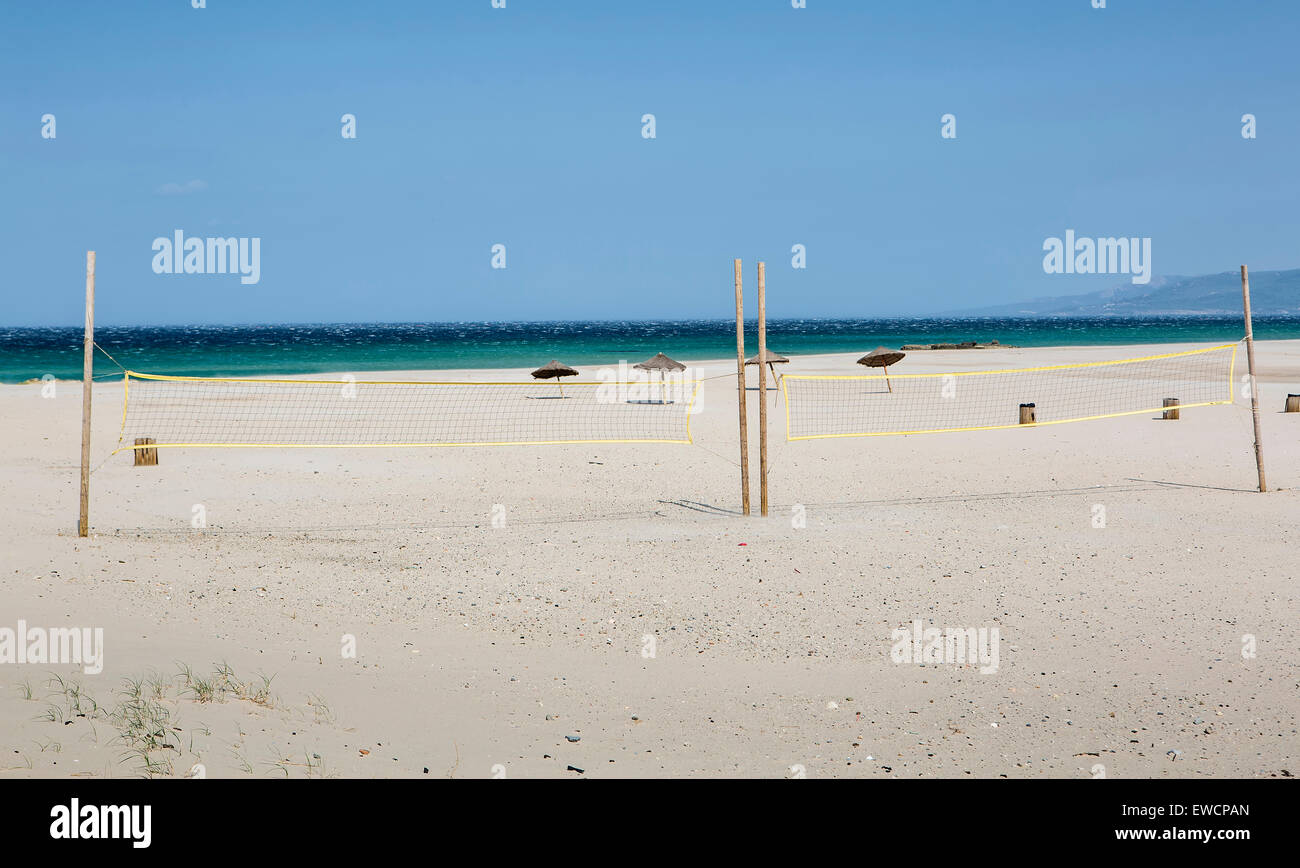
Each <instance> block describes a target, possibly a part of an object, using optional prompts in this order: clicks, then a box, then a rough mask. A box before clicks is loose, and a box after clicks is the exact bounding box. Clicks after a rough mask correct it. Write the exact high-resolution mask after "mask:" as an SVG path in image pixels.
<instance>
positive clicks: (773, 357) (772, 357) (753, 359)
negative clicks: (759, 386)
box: [745, 350, 790, 368]
mask: <svg viewBox="0 0 1300 868" xmlns="http://www.w3.org/2000/svg"><path fill="white" fill-rule="evenodd" d="M763 361H765V362H767V366H768V367H769V368H770V367H772V365H784V364H788V363H789V361H790V360H789V359H787V358H786V357H785V356H783V355H781V354H780V353H774V352H772V351H771V350H766V351H764V353H763ZM745 364H747V365H757V364H758V353H755V354H754V355H752V356H750V357H749V358H747V359H745Z"/></svg>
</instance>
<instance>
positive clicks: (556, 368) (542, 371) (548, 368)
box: [533, 359, 578, 380]
mask: <svg viewBox="0 0 1300 868" xmlns="http://www.w3.org/2000/svg"><path fill="white" fill-rule="evenodd" d="M576 376H578V372H577V371H575V370H574V369H573V368H570V367H569V366H568V365H566V364H564V363H562V362H557V361H555V359H551V360H550V361H549V362H547V363H546V364H544V365H542V366H541V367H540V368H538V369H537V370H535V371H533V379H534V380H554V379H557V378H559V377H576Z"/></svg>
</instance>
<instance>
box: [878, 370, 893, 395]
mask: <svg viewBox="0 0 1300 868" xmlns="http://www.w3.org/2000/svg"><path fill="white" fill-rule="evenodd" d="M881 367H883V368H884V369H885V385H886V386H889V391H891V392H892V391H894V387H893V386H891V385H890V384H889V365H882V366H881Z"/></svg>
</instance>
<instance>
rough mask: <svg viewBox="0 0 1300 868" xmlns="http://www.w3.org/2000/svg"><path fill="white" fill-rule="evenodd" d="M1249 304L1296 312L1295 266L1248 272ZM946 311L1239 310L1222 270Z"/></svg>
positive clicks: (1233, 277)
mask: <svg viewBox="0 0 1300 868" xmlns="http://www.w3.org/2000/svg"><path fill="white" fill-rule="evenodd" d="M1250 306H1251V310H1252V312H1253V313H1255V314H1257V315H1260V316H1263V315H1268V314H1292V315H1296V314H1300V268H1293V269H1291V270H1289V271H1253V272H1251V274H1250ZM949 313H954V314H961V315H964V316H1169V315H1178V314H1240V313H1241V274H1240V273H1239V272H1236V271H1225V272H1223V273H1222V274H1203V275H1201V276H1200V277H1178V276H1169V277H1155V278H1152V280H1151V282H1150V283H1148V284H1147V285H1145V286H1134V285H1133V284H1131V283H1124V284H1121V285H1120V286H1117V287H1115V288H1114V289H1105V290H1102V291H1100V292H1089V293H1085V294H1083V295H1063V296H1057V297H1055V298H1035V299H1030V300H1028V301H1019V302H1015V303H1014V304H999V305H994V306H991V307H980V308H969V309H965V310H960V311H949Z"/></svg>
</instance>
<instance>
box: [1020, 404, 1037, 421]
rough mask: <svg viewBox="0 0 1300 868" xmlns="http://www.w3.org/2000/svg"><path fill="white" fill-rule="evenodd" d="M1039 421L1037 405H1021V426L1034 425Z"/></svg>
mask: <svg viewBox="0 0 1300 868" xmlns="http://www.w3.org/2000/svg"><path fill="white" fill-rule="evenodd" d="M1037 421H1038V416H1037V414H1036V413H1035V405H1034V404H1021V405H1020V424H1021V425H1033V424H1035V423H1036V422H1037Z"/></svg>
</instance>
